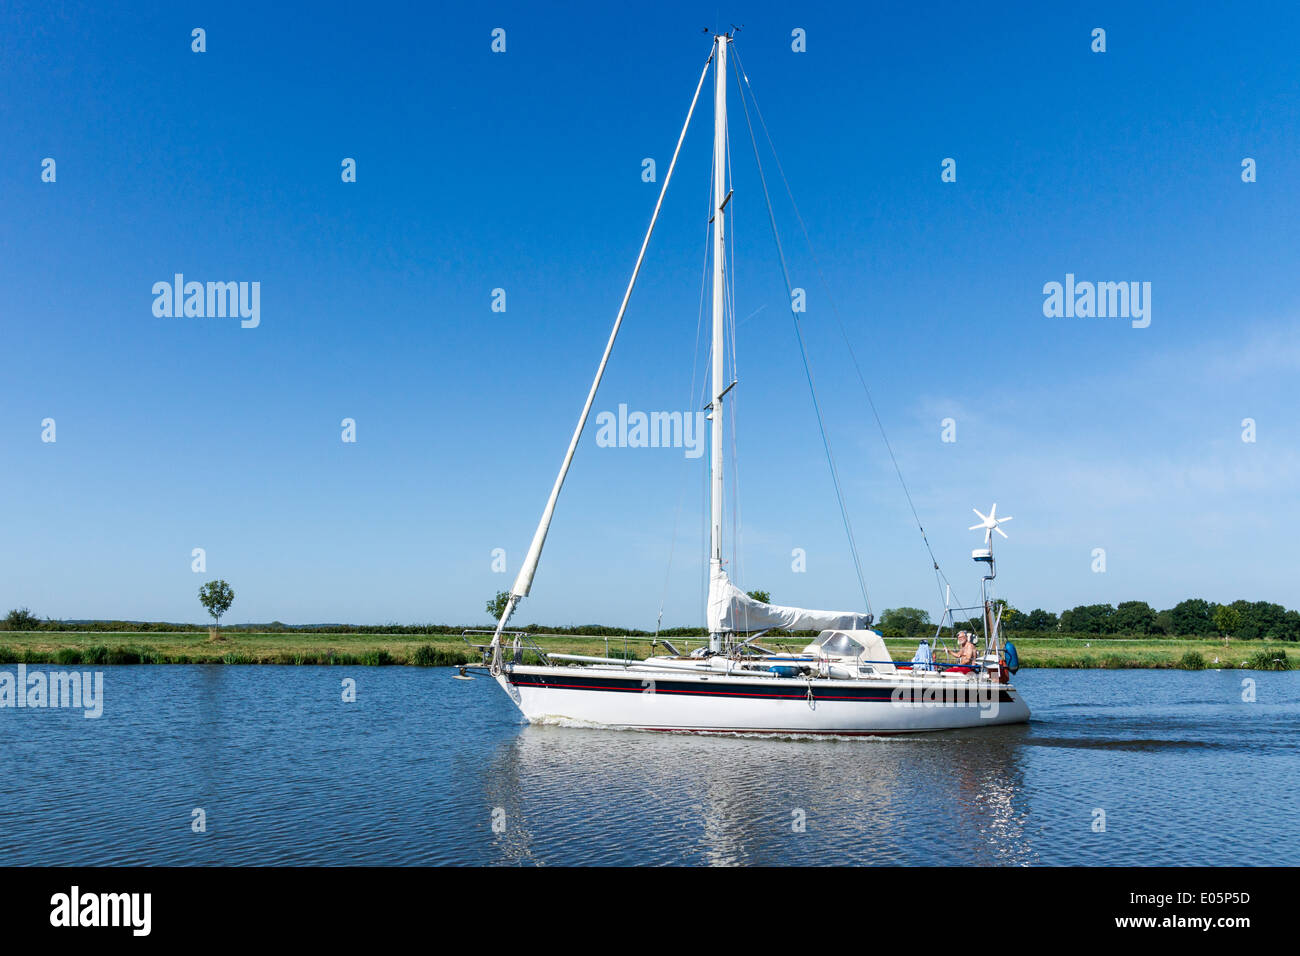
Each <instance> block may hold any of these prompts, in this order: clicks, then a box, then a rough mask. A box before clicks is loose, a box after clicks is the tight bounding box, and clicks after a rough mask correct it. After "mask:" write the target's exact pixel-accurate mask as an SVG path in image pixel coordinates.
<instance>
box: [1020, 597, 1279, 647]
mask: <svg viewBox="0 0 1300 956" xmlns="http://www.w3.org/2000/svg"><path fill="white" fill-rule="evenodd" d="M1002 624H1003V629H1004V630H1005V631H1007V632H1012V633H1020V634H1026V635H1034V634H1051V633H1071V634H1088V635H1095V636H1097V637H1142V636H1156V637H1160V636H1164V637H1234V638H1239V639H1241V640H1247V641H1254V640H1265V641H1296V640H1300V612H1297V611H1291V610H1287V609H1286V608H1284V607H1283V606H1282V605H1280V604H1273V603H1270V602H1268V601H1233V602H1232V603H1231V604H1216V603H1214V602H1213V601H1206V600H1203V599H1201V598H1188V599H1187V600H1186V601H1180V602H1179V603H1177V604H1175V605H1174V606H1173V607H1171V608H1169V609H1167V610H1164V611H1157V610H1156V609H1155V608H1153V607H1152V606H1151V605H1150V604H1148V603H1147V602H1146V601H1123V602H1121V603H1120V604H1119V605H1118V606H1113V605H1110V604H1081V605H1079V606H1078V607H1074V608H1071V609H1070V610H1068V611H1062V612H1061V613H1060V615H1059V616H1058V615H1056V614H1053V613H1052V612H1051V611H1045V610H1043V609H1042V608H1035V609H1034V610H1032V611H1029V612H1028V613H1023V612H1020V611H1017V610H1016V609H1015V608H1013V607H1007V608H1005V609H1004V610H1003V612H1002Z"/></svg>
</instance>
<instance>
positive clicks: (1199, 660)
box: [1178, 651, 1205, 671]
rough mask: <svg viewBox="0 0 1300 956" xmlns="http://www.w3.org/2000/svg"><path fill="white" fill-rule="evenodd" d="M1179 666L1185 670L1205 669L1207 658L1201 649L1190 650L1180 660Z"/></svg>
mask: <svg viewBox="0 0 1300 956" xmlns="http://www.w3.org/2000/svg"><path fill="white" fill-rule="evenodd" d="M1178 666H1179V667H1181V668H1182V669H1183V670H1185V671H1203V670H1205V658H1204V657H1202V656H1201V654H1200V652H1199V651H1188V652H1187V653H1186V654H1184V655H1183V656H1182V658H1181V659H1180V660H1179V661H1178Z"/></svg>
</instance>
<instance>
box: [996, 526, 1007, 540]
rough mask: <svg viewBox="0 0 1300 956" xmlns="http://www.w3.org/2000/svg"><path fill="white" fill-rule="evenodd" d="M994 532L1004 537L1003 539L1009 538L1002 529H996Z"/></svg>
mask: <svg viewBox="0 0 1300 956" xmlns="http://www.w3.org/2000/svg"><path fill="white" fill-rule="evenodd" d="M993 530H994V531H996V532H997V533H998V534H1000V535H1002V537H1004V538H1005V537H1006V536H1007V533H1006V532H1005V531H1003V530H1002V529H1001V528H998V527H995V528H994V529H993Z"/></svg>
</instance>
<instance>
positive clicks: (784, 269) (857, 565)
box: [736, 58, 872, 614]
mask: <svg viewBox="0 0 1300 956" xmlns="http://www.w3.org/2000/svg"><path fill="white" fill-rule="evenodd" d="M736 65H737V66H740V59H739V58H737V60H736ZM738 72H739V73H743V72H744V67H743V66H740V70H739V71H738ZM736 85H737V87H740V76H739V75H737V77H736ZM740 105H741V106H742V107H743V109H744V112H745V125H746V126H747V127H748V128H749V139H750V142H751V143H752V144H753V147H754V162H755V163H756V164H757V165H758V178H759V182H760V183H761V184H762V187H763V199H764V201H765V202H766V203H767V215H768V219H769V221H770V222H771V224H772V239H773V240H774V241H775V242H776V252H777V256H778V258H779V259H780V260H781V274H782V276H784V278H785V288H786V294H787V295H788V296H789V298H790V315H791V317H792V318H793V320H794V332H795V338H796V339H797V340H798V342H799V357H800V358H801V359H802V360H803V369H804V375H805V376H806V377H807V379H808V390H809V392H810V393H811V394H812V402H813V409H814V410H815V411H816V413H817V426H818V428H819V429H820V430H821V435H822V445H823V447H824V448H825V449H826V461H827V463H828V464H829V465H830V470H831V481H832V483H833V484H834V485H835V497H836V500H837V501H838V502H839V506H840V517H841V519H842V520H843V522H844V531H845V534H846V535H847V536H848V539H849V551H850V553H851V554H852V556H853V567H854V569H855V570H856V571H857V575H858V586H859V587H860V588H861V589H862V600H863V601H864V602H866V605H867V613H868V614H870V613H872V612H871V598H870V597H868V595H867V582H866V579H865V578H864V577H863V576H862V559H861V557H860V556H859V554H858V545H857V541H856V540H855V539H854V536H853V525H852V524H851V523H850V521H849V513H848V509H847V508H846V507H845V505H844V492H843V489H842V488H841V486H840V475H839V469H838V468H837V467H836V466H835V455H834V454H833V453H832V451H831V442H830V436H829V435H828V434H827V433H826V421H825V418H824V417H823V415H822V408H821V402H820V401H819V400H818V398H817V385H816V383H815V382H814V381H813V374H812V367H811V366H810V365H809V364H808V350H807V348H806V347H805V345H804V339H803V328H802V327H801V326H800V324H799V313H798V312H797V311H795V308H794V286H793V284H792V283H791V281H790V269H789V266H788V265H787V264H786V260H785V250H784V249H783V248H782V246H781V236H780V234H779V232H778V231H777V228H776V213H775V212H774V211H773V209H772V197H771V195H770V194H769V193H768V189H767V177H766V175H765V174H764V173H763V161H762V159H761V158H760V157H759V154H758V140H757V139H756V138H755V136H754V125H753V123H752V122H750V119H749V106H748V104H747V103H746V102H745V91H744V88H743V87H740ZM755 108H756V109H757V103H755Z"/></svg>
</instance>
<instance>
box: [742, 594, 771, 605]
mask: <svg viewBox="0 0 1300 956" xmlns="http://www.w3.org/2000/svg"><path fill="white" fill-rule="evenodd" d="M745 593H746V594H748V595H749V596H750V597H752V598H753V599H754V600H755V601H761V602H762V603H764V604H771V603H772V594H771V592H770V591H747V592H745Z"/></svg>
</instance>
